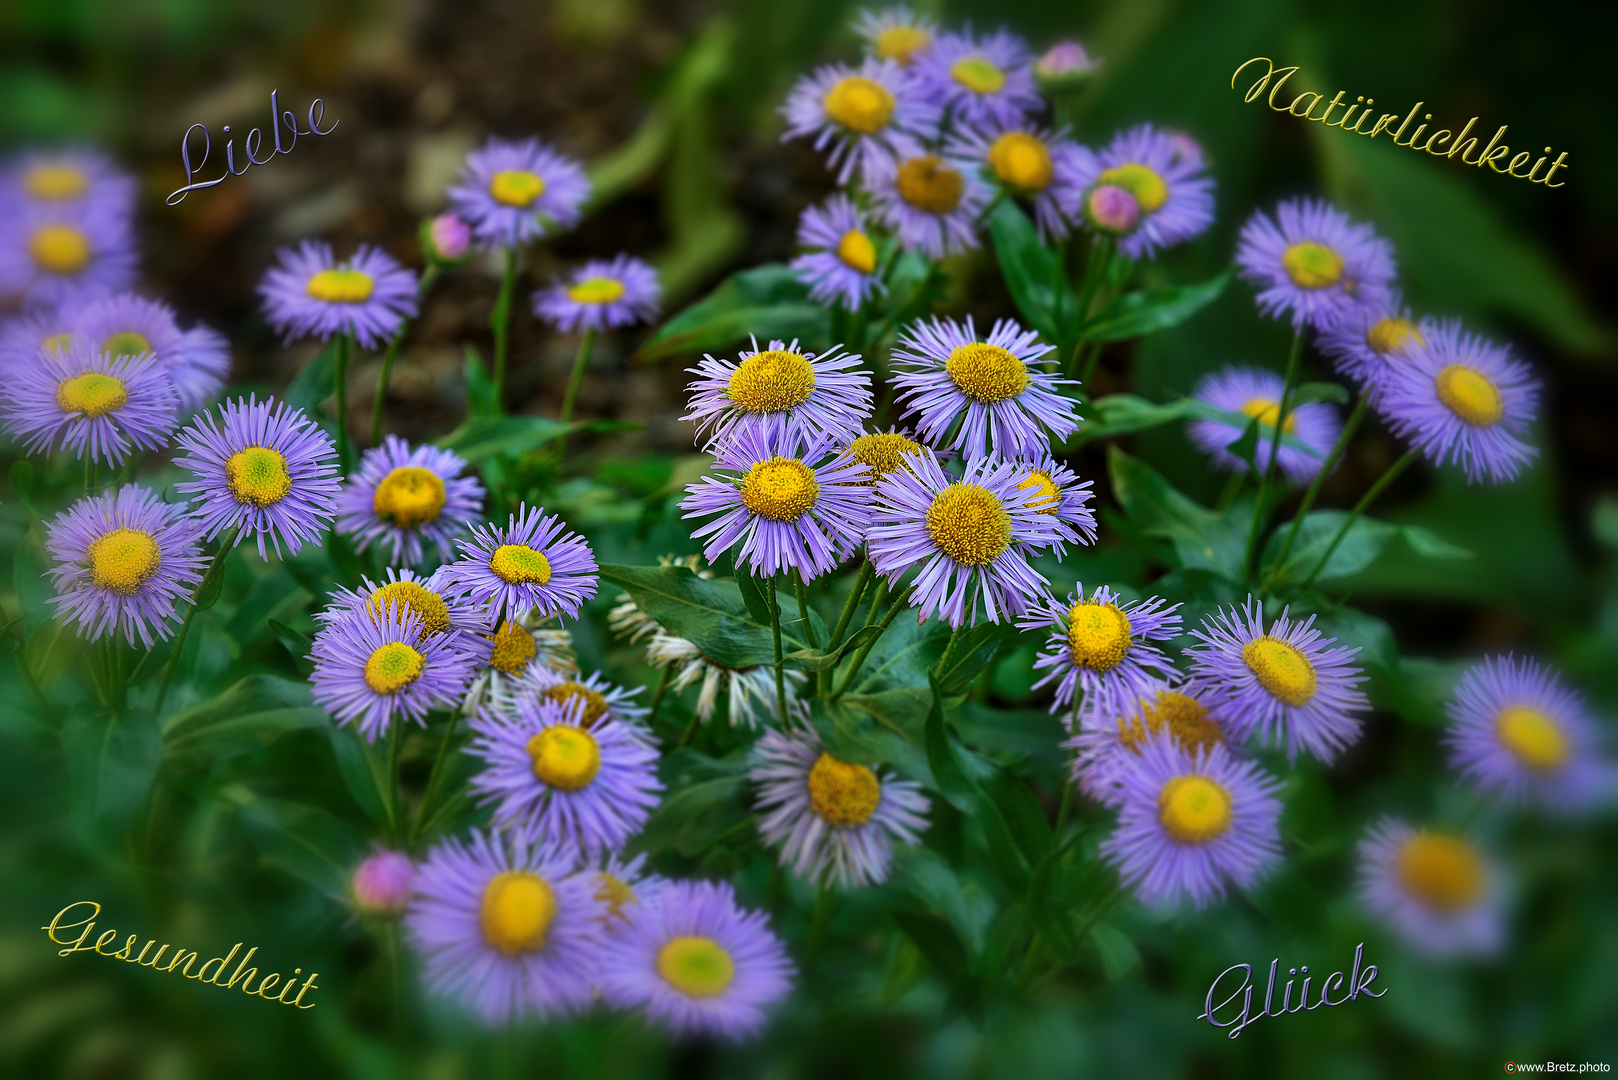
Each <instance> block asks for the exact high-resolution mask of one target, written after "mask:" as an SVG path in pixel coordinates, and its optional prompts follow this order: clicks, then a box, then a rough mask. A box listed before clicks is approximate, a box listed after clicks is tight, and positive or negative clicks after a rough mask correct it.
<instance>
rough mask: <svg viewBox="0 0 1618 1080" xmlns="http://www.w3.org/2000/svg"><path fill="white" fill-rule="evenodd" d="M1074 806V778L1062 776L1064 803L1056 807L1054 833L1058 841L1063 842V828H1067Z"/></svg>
mask: <svg viewBox="0 0 1618 1080" xmlns="http://www.w3.org/2000/svg"><path fill="white" fill-rule="evenodd" d="M1072 808H1073V778H1072V777H1070V776H1064V777H1062V803H1061V805H1060V806H1058V807H1057V808H1056V831H1055V832H1054V833H1052V836H1053V837H1054V838H1055V841H1056V843H1058V844H1060V843H1061V842H1062V830H1063V829H1065V828H1067V815H1068V812H1069V811H1070V810H1072Z"/></svg>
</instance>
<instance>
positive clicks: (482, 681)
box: [461, 611, 579, 716]
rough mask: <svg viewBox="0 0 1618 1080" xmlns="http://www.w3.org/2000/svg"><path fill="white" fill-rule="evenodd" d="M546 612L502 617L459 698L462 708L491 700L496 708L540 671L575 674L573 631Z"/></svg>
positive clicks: (488, 636)
mask: <svg viewBox="0 0 1618 1080" xmlns="http://www.w3.org/2000/svg"><path fill="white" fill-rule="evenodd" d="M553 622H555V620H553V619H551V618H550V617H549V616H547V615H536V614H534V613H533V612H531V611H530V612H528V613H526V614H524V615H522V616H519V617H518V618H516V619H504V620H502V621H501V623H500V626H499V628H498V629H496V630H495V631H494V632H493V633H492V634H484V635H483V636H484V637H485V638H486V639H487V640H488V654H487V657H486V658H485V660H484V662H485V663H486V665H487V666H485V667H483V668H481V669H480V670H479V671H478V673H477V676H476V678H474V679H473V680H472V685H471V686H470V687H468V688H467V691H466V698H465V700H464V701H462V702H461V712H462V713H464V714H465V715H467V716H471V715H472V714H473V713H475V712H477V711H478V710H479V709H481V708H483V706H484V703H486V702H493V703H494V704H493V707H494V708H495V709H501V708H504V707H505V706H502V705H501V702H504V701H506V700H507V699H508V698H510V697H511V696H512V695H513V694H516V693H518V692H519V689H520V688H521V687H522V686H523V684H524V683H525V682H526V681H527V680H528V679H530V678H536V677H538V676H539V675H540V674H541V673H542V672H543V673H549V674H554V675H555V676H556V677H557V678H560V679H566V678H570V677H573V676H576V675H578V673H579V665H578V660H577V658H576V656H575V654H574V651H573V635H572V634H570V633H568V632H567V631H566V630H563V629H561V628H559V627H557V626H554V625H552V624H553Z"/></svg>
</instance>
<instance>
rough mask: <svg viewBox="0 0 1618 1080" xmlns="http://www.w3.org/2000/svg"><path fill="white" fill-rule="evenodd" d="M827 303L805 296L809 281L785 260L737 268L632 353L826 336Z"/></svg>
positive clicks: (645, 355) (664, 353)
mask: <svg viewBox="0 0 1618 1080" xmlns="http://www.w3.org/2000/svg"><path fill="white" fill-rule="evenodd" d="M830 325H831V324H830V318H829V316H828V315H827V312H826V309H825V308H823V307H821V306H820V305H819V304H814V303H811V302H810V301H809V287H808V286H807V285H805V284H804V283H803V282H802V281H801V280H800V279H799V277H798V272H797V271H796V270H793V269H792V268H791V267H789V266H787V265H786V264H784V263H765V264H764V265H762V266H755V267H753V268H751V269H749V270H742V271H738V272H737V273H734V274H732V275H731V276H730V277H728V278H726V279H725V280H724V281H723V282H721V283H720V285H719V287H718V288H717V289H715V290H714V291H713V292H711V293H709V294H708V295H707V296H705V297H704V298H702V299H701V300H698V301H697V302H696V303H694V304H692V305H691V306H690V307H688V308H686V309H685V310H684V311H682V312H680V313H679V314H677V315H675V316H674V317H673V318H671V319H669V321H668V322H666V323H664V324H663V325H662V327H661V328H659V329H658V331H657V333H655V334H653V335H652V336H651V338H650V339H648V340H647V341H646V343H645V344H643V345H642V346H641V347H640V349H639V351H638V352H636V353H635V356H634V357H633V359H634V360H635V361H637V362H641V363H646V362H650V361H653V360H661V359H663V358H664V357H668V356H674V355H677V354H679V353H691V352H705V351H708V350H713V349H722V348H726V347H728V346H731V345H734V344H735V343H737V342H740V341H744V340H747V339H748V337H749V336H752V337H756V338H757V339H758V341H759V345H760V347H765V345H766V343H767V342H768V341H769V340H770V339H772V338H779V339H781V340H782V341H791V340H792V339H793V338H801V339H804V340H805V341H814V342H820V341H824V340H826V339H827V338H828V337H829V335H830V333H831V331H830Z"/></svg>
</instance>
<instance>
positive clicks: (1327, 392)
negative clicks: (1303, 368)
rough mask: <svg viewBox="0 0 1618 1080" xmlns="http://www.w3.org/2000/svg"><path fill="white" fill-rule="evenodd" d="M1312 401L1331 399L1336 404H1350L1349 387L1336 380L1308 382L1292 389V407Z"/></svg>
mask: <svg viewBox="0 0 1618 1080" xmlns="http://www.w3.org/2000/svg"><path fill="white" fill-rule="evenodd" d="M1312 401H1329V402H1331V403H1332V404H1334V405H1347V404H1348V388H1347V387H1345V386H1343V385H1342V384H1341V383H1334V382H1306V383H1302V384H1300V385H1299V386H1298V387H1297V388H1296V389H1295V390H1293V391H1292V407H1294V408H1296V407H1297V406H1299V405H1305V404H1308V403H1309V402H1312Z"/></svg>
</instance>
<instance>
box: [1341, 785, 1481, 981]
mask: <svg viewBox="0 0 1618 1080" xmlns="http://www.w3.org/2000/svg"><path fill="white" fill-rule="evenodd" d="M1359 852H1360V882H1359V894H1360V903H1362V904H1363V905H1364V906H1365V909H1366V910H1367V911H1368V912H1370V913H1371V914H1372V915H1375V916H1376V917H1377V918H1379V919H1381V920H1382V921H1384V922H1386V923H1387V924H1388V925H1390V926H1391V927H1393V929H1394V930H1395V931H1397V932H1398V934H1399V936H1400V937H1401V938H1403V939H1404V942H1405V944H1406V945H1408V946H1410V947H1411V948H1412V949H1415V950H1416V951H1417V952H1420V953H1425V954H1427V955H1428V956H1433V957H1450V956H1468V955H1469V956H1489V955H1492V954H1493V953H1496V952H1498V951H1499V950H1500V946H1501V945H1502V944H1504V940H1505V933H1504V930H1505V927H1504V919H1503V913H1502V910H1501V908H1502V899H1503V897H1502V889H1501V881H1500V873H1499V871H1498V870H1497V869H1496V868H1495V867H1494V866H1493V865H1491V864H1490V862H1489V861H1488V860H1487V859H1485V858H1484V857H1483V854H1482V852H1480V851H1479V850H1478V848H1477V847H1476V846H1475V845H1474V844H1472V843H1470V842H1469V841H1467V840H1464V839H1462V838H1460V837H1457V836H1448V835H1445V834H1443V833H1435V832H1428V831H1427V830H1425V829H1423V830H1420V831H1417V830H1416V829H1414V828H1412V827H1411V826H1409V825H1407V824H1405V823H1404V822H1402V821H1396V820H1394V819H1393V818H1388V817H1384V818H1383V819H1382V820H1381V821H1379V822H1377V823H1376V824H1375V825H1373V826H1372V827H1371V828H1370V830H1369V831H1368V832H1367V833H1366V836H1365V838H1364V839H1363V840H1361V841H1360V843H1359Z"/></svg>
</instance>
